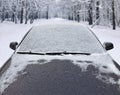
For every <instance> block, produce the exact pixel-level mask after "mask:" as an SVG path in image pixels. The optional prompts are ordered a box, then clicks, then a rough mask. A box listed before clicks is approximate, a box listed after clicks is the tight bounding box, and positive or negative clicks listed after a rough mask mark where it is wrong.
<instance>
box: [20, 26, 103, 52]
mask: <svg viewBox="0 0 120 95" xmlns="http://www.w3.org/2000/svg"><path fill="white" fill-rule="evenodd" d="M19 51H31V52H62V51H67V52H77V53H78V52H79V53H102V52H103V48H102V46H101V45H100V43H99V41H98V40H97V39H96V38H95V37H94V35H93V34H92V33H91V32H90V31H89V30H88V29H86V28H84V27H83V26H79V25H41V26H37V27H34V28H33V29H32V30H31V31H30V33H29V34H28V35H27V37H26V38H25V39H24V41H23V42H22V44H21V46H20V49H19Z"/></svg>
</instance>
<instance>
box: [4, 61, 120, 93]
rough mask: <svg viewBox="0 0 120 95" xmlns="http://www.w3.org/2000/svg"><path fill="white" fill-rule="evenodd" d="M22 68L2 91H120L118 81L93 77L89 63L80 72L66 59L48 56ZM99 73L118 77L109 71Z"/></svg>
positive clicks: (93, 68)
mask: <svg viewBox="0 0 120 95" xmlns="http://www.w3.org/2000/svg"><path fill="white" fill-rule="evenodd" d="M31 62H32V61H31ZM39 62H41V61H39ZM88 64H89V63H88ZM93 64H94V63H93ZM24 72H26V73H25V74H23V75H22V74H21V75H20V76H19V77H18V78H17V80H16V81H15V82H14V83H12V84H11V85H10V86H9V87H8V88H7V89H6V90H5V91H4V93H3V94H2V95H120V91H119V90H118V88H119V86H118V85H113V84H110V83H105V82H103V81H101V80H99V79H97V78H96V75H97V74H98V72H99V71H98V69H97V68H95V67H94V66H93V65H89V66H88V67H87V71H85V72H83V71H82V70H81V68H80V67H79V66H77V65H74V64H73V63H72V61H70V60H52V61H51V62H48V63H46V64H43V65H39V64H36V65H35V64H34V65H32V64H31V65H28V66H27V67H26V69H25V70H24ZM103 75H105V76H110V77H113V78H114V80H116V81H117V80H118V79H119V77H118V76H117V75H115V74H112V73H111V74H104V73H103Z"/></svg>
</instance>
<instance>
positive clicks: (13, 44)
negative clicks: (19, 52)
mask: <svg viewBox="0 0 120 95" xmlns="http://www.w3.org/2000/svg"><path fill="white" fill-rule="evenodd" d="M17 45H18V42H11V43H10V46H9V47H10V48H11V49H12V50H16V47H17Z"/></svg>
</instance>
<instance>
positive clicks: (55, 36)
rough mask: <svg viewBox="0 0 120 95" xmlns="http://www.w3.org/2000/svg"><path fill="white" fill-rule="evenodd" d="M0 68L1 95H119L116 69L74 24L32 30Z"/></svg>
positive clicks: (100, 47)
mask: <svg viewBox="0 0 120 95" xmlns="http://www.w3.org/2000/svg"><path fill="white" fill-rule="evenodd" d="M10 48H11V49H13V50H14V53H13V55H12V56H11V57H10V59H9V60H8V61H7V62H6V63H5V64H4V66H3V67H2V68H1V69H0V94H1V95H120V66H119V64H118V63H117V62H115V61H114V60H113V59H112V57H111V56H110V55H109V54H108V53H107V51H108V50H111V49H113V48H114V45H113V44H112V43H111V42H105V43H104V44H103V45H102V44H101V43H100V41H99V40H98V38H97V37H96V36H95V34H94V33H93V32H92V31H91V30H90V29H89V28H87V27H85V26H83V25H80V24H64V23H63V24H54V25H52V24H51V25H50V24H46V25H40V26H35V27H33V28H31V29H30V30H29V32H28V33H27V34H26V35H25V36H24V37H23V39H22V41H21V42H20V43H19V44H18V43H17V42H11V43H10Z"/></svg>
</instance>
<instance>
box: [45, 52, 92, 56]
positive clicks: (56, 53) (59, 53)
mask: <svg viewBox="0 0 120 95" xmlns="http://www.w3.org/2000/svg"><path fill="white" fill-rule="evenodd" d="M45 54H46V55H62V54H65V55H67V54H72V55H77V54H79V55H91V54H90V53H76V52H66V51H65V52H50V53H45Z"/></svg>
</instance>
